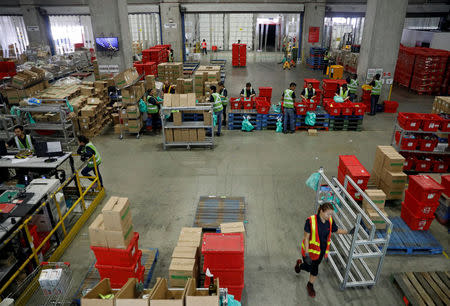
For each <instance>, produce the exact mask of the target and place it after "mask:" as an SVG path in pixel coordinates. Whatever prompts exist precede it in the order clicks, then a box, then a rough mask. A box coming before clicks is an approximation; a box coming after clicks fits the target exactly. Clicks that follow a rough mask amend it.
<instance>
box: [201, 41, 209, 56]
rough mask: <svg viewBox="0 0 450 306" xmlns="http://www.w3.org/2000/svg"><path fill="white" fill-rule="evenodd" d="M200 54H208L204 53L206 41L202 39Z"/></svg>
mask: <svg viewBox="0 0 450 306" xmlns="http://www.w3.org/2000/svg"><path fill="white" fill-rule="evenodd" d="M202 52H203V54H208V51H206V41H205V40H204V39H203V41H202Z"/></svg>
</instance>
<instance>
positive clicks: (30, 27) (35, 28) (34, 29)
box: [27, 26, 39, 32]
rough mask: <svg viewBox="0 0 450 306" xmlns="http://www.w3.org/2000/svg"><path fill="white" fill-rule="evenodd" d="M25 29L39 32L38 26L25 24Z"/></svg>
mask: <svg viewBox="0 0 450 306" xmlns="http://www.w3.org/2000/svg"><path fill="white" fill-rule="evenodd" d="M27 31H28V32H39V27H38V26H27Z"/></svg>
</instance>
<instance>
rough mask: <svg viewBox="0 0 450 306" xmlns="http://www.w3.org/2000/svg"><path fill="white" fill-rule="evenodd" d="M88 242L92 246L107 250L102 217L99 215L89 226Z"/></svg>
mask: <svg viewBox="0 0 450 306" xmlns="http://www.w3.org/2000/svg"><path fill="white" fill-rule="evenodd" d="M89 240H90V242H91V245H92V246H98V247H103V248H107V247H108V243H107V241H106V233H105V224H104V221H103V215H102V214H99V215H98V216H97V218H95V219H94V221H93V222H92V223H91V225H89Z"/></svg>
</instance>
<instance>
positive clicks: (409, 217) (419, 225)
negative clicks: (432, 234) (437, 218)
mask: <svg viewBox="0 0 450 306" xmlns="http://www.w3.org/2000/svg"><path fill="white" fill-rule="evenodd" d="M400 216H401V217H402V219H403V221H405V223H406V224H407V225H408V226H409V228H410V229H412V230H413V231H427V230H428V229H429V228H430V225H431V223H432V222H433V220H434V216H433V217H432V218H421V217H418V216H416V215H415V214H414V213H412V212H411V211H410V210H409V209H408V207H406V206H405V203H402V211H401V214H400Z"/></svg>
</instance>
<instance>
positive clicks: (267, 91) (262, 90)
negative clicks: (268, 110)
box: [259, 87, 272, 103]
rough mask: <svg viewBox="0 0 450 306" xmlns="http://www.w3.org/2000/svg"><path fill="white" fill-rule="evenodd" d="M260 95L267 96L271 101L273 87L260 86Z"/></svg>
mask: <svg viewBox="0 0 450 306" xmlns="http://www.w3.org/2000/svg"><path fill="white" fill-rule="evenodd" d="M259 96H260V97H265V98H266V100H267V101H268V102H269V103H270V102H271V99H272V87H259Z"/></svg>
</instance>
